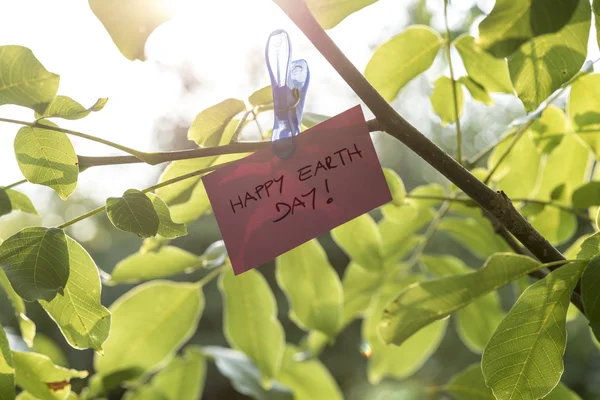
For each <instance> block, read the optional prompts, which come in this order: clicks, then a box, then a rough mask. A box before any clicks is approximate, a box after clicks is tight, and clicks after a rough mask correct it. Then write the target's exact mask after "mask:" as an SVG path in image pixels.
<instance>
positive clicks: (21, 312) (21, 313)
mask: <svg viewBox="0 0 600 400" xmlns="http://www.w3.org/2000/svg"><path fill="white" fill-rule="evenodd" d="M0 287H2V290H4V292H5V293H6V296H7V297H8V299H9V300H10V302H11V303H12V306H13V308H14V309H15V316H16V317H17V320H18V321H19V329H20V330H21V336H22V337H23V341H24V342H25V343H26V344H27V346H29V347H32V346H33V340H34V337H35V336H36V334H35V331H36V327H35V323H34V322H33V321H32V320H30V319H29V318H28V317H27V315H26V314H25V313H26V309H25V303H24V302H23V299H22V298H21V296H19V295H18V294H17V292H15V290H14V289H13V288H12V286H11V284H10V282H9V281H8V278H7V277H6V273H5V272H4V270H2V271H0Z"/></svg>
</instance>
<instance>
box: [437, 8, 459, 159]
mask: <svg viewBox="0 0 600 400" xmlns="http://www.w3.org/2000/svg"><path fill="white" fill-rule="evenodd" d="M442 1H443V2H444V21H445V23H446V57H447V58H448V67H449V68H450V80H451V81H452V97H453V99H454V118H455V119H456V160H457V161H458V163H459V164H461V165H462V163H463V162H462V130H461V129H460V115H459V114H460V112H459V109H458V93H457V92H458V89H457V87H456V79H455V78H454V67H453V66H452V51H451V48H452V45H451V44H452V36H451V34H450V26H449V25H448V0H442Z"/></svg>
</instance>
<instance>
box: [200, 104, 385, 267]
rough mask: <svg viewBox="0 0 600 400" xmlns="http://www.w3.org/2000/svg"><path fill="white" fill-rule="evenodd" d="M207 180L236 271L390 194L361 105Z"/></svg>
mask: <svg viewBox="0 0 600 400" xmlns="http://www.w3.org/2000/svg"><path fill="white" fill-rule="evenodd" d="M202 180H203V182H204V186H205V188H206V192H207V193H208V197H209V199H210V203H211V204H212V208H213V210H214V213H215V216H216V218H217V223H218V224H219V229H220V230H221V235H222V236H223V241H224V242H225V247H226V248H227V252H228V253H229V258H230V260H231V264H232V265H233V270H234V273H235V274H236V275H238V274H241V273H242V272H245V271H247V270H249V269H252V268H255V267H258V266H259V265H261V264H264V263H266V262H267V261H270V260H272V259H274V258H275V257H277V256H279V255H281V254H283V253H285V252H286V251H289V250H291V249H293V248H294V247H297V246H299V245H301V244H302V243H305V242H307V241H309V240H311V239H313V238H315V237H317V236H319V235H322V234H323V233H325V232H327V231H328V230H330V229H333V228H335V227H336V226H338V225H341V224H343V223H344V222H346V221H349V220H351V219H353V218H356V217H358V216H359V215H361V214H364V213H366V212H368V211H371V210H372V209H374V208H376V207H379V206H380V205H382V204H385V203H387V202H389V201H390V200H391V199H392V195H391V194H390V191H389V188H388V186H387V183H386V180H385V177H384V175H383V171H382V170H381V165H380V164H379V160H378V159H377V154H376V153H375V148H374V147H373V142H372V141H371V135H370V134H369V129H368V127H367V123H366V122H365V118H364V115H363V113H362V110H361V108H360V106H356V107H354V108H352V109H350V110H348V111H346V112H344V113H342V114H340V115H337V116H335V117H333V118H331V119H329V120H327V121H325V122H323V123H321V124H319V125H317V126H315V127H313V128H311V129H309V130H307V131H305V132H303V133H301V134H300V135H298V136H297V138H296V151H295V153H294V155H293V156H292V157H290V158H289V159H286V160H282V159H280V158H279V157H277V156H276V155H275V154H274V153H273V152H272V150H271V149H270V148H267V149H264V150H261V151H258V152H256V153H254V154H252V155H250V156H248V157H246V158H243V159H241V160H239V161H237V162H235V163H233V164H230V165H227V166H225V167H223V168H219V169H218V170H216V171H214V172H212V173H210V174H208V175H205V176H204V177H203V178H202Z"/></svg>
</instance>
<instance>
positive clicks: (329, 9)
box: [306, 0, 377, 29]
mask: <svg viewBox="0 0 600 400" xmlns="http://www.w3.org/2000/svg"><path fill="white" fill-rule="evenodd" d="M376 1H377V0H307V1H306V4H307V5H308V8H309V9H310V11H311V12H312V14H313V15H314V16H315V18H316V19H317V21H319V24H321V26H322V27H323V28H324V29H331V28H333V27H334V26H336V25H337V24H339V23H340V22H342V21H343V20H344V18H346V17H347V16H348V15H350V14H352V13H354V12H356V11H359V10H361V9H363V8H365V7H366V6H368V5H371V4H373V3H375V2H376Z"/></svg>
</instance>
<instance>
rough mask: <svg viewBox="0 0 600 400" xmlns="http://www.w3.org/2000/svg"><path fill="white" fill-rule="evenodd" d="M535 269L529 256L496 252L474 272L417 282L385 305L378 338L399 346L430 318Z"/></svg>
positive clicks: (437, 318) (443, 315)
mask: <svg viewBox="0 0 600 400" xmlns="http://www.w3.org/2000/svg"><path fill="white" fill-rule="evenodd" d="M538 268H540V264H539V263H537V262H536V261H534V260H533V259H531V258H529V257H525V256H520V255H516V254H512V253H499V254H494V255H493V256H491V257H490V258H489V259H488V260H487V262H486V264H485V265H484V266H483V268H481V269H480V270H477V271H476V272H473V273H470V274H466V275H459V276H449V277H446V278H441V279H436V280H432V281H426V282H420V283H416V284H414V285H412V286H410V287H408V288H407V289H406V290H404V291H402V292H401V293H400V294H399V295H398V297H396V298H395V299H394V300H393V301H391V302H390V303H389V304H388V305H387V306H386V308H385V310H384V312H383V315H382V319H381V322H380V323H379V325H378V333H379V337H380V338H381V339H382V340H383V341H384V342H385V343H395V344H397V345H400V344H402V343H403V342H404V341H405V340H406V339H408V338H409V337H411V336H412V335H413V334H414V333H415V332H417V331H419V330H420V329H421V328H423V327H425V326H427V325H429V324H430V323H432V322H433V321H437V320H439V319H442V318H444V317H446V316H448V315H450V314H451V313H452V312H454V311H458V310H460V309H461V308H463V307H465V306H467V305H469V304H470V303H472V302H473V301H475V300H477V299H479V298H480V297H481V296H483V295H485V294H487V293H490V292H491V291H494V290H496V289H498V288H499V287H502V286H504V285H506V284H508V283H510V282H511V281H513V280H515V279H517V278H519V277H521V276H524V275H526V274H528V273H529V272H532V271H535V270H536V269H538Z"/></svg>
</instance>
